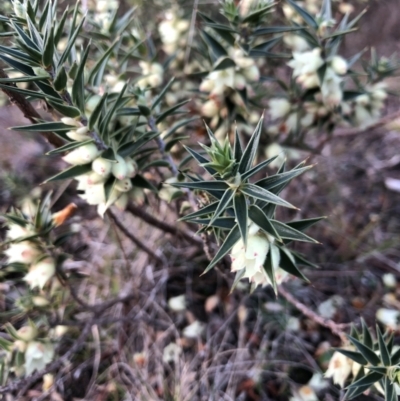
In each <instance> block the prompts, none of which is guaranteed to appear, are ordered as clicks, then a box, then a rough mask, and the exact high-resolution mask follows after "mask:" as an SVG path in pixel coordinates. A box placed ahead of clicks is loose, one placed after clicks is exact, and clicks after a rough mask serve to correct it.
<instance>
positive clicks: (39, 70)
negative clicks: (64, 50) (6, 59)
mask: <svg viewBox="0 0 400 401" xmlns="http://www.w3.org/2000/svg"><path fill="white" fill-rule="evenodd" d="M32 70H33V72H34V73H35V75H37V76H38V77H50V75H49V73H48V72H47V71H46V70H45V69H44V68H42V67H32Z"/></svg>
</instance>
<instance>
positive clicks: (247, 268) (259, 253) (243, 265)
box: [231, 223, 288, 287]
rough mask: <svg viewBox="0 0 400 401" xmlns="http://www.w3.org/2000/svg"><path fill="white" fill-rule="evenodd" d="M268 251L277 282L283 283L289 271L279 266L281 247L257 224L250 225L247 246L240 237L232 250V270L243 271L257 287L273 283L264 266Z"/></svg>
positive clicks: (244, 276) (243, 276)
mask: <svg viewBox="0 0 400 401" xmlns="http://www.w3.org/2000/svg"><path fill="white" fill-rule="evenodd" d="M268 252H270V253H271V255H272V259H273V260H274V261H275V263H274V274H275V280H276V283H277V284H281V283H282V282H283V281H284V280H285V279H286V278H287V275H288V273H287V272H285V271H284V270H282V269H281V268H279V259H280V254H279V249H278V248H277V247H276V246H275V245H274V238H272V237H270V236H268V235H266V234H261V232H260V230H259V227H258V226H257V225H256V224H254V223H253V224H251V225H250V227H249V238H248V239H247V246H245V245H244V243H243V240H242V239H240V240H239V241H238V242H236V244H235V245H234V246H233V248H232V251H231V259H232V265H231V271H232V272H241V271H243V272H244V273H243V275H242V278H248V279H249V281H250V282H251V283H253V284H254V285H255V286H256V287H257V286H259V285H262V286H265V285H272V282H271V280H270V278H269V277H268V274H267V272H266V271H265V268H264V262H265V259H266V257H267V254H268Z"/></svg>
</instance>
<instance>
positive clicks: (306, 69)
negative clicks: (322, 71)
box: [287, 47, 324, 77]
mask: <svg viewBox="0 0 400 401" xmlns="http://www.w3.org/2000/svg"><path fill="white" fill-rule="evenodd" d="M287 64H288V66H289V67H292V68H293V76H294V77H301V76H304V75H309V74H314V73H316V72H317V70H318V69H319V68H320V67H321V66H322V65H323V64H324V60H323V59H322V57H321V49H320V48H319V47H316V48H315V49H313V50H310V51H307V52H303V53H299V52H293V60H291V61H289V62H288V63H287Z"/></svg>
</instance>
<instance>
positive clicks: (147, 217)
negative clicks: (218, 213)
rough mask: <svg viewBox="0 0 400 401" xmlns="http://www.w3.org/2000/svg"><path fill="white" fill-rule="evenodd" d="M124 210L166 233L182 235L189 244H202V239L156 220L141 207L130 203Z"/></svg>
mask: <svg viewBox="0 0 400 401" xmlns="http://www.w3.org/2000/svg"><path fill="white" fill-rule="evenodd" d="M126 210H127V211H128V212H130V213H132V214H133V215H134V216H137V217H139V218H140V219H142V220H143V221H145V222H146V223H147V224H150V225H151V226H153V227H157V228H159V229H160V230H162V231H165V232H166V233H169V234H172V235H174V236H176V237H182V238H184V239H185V240H186V241H188V242H190V243H191V244H194V245H198V246H203V241H202V240H201V239H199V238H196V237H195V236H194V235H193V234H192V233H190V232H187V231H183V230H180V229H179V228H177V227H175V226H172V225H170V224H168V223H165V222H164V221H160V220H157V219H156V218H155V217H153V216H152V215H150V214H148V213H147V212H145V211H144V210H143V209H141V208H139V207H137V206H135V205H134V204H132V203H130V204H128V206H127V208H126Z"/></svg>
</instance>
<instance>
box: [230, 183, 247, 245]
mask: <svg viewBox="0 0 400 401" xmlns="http://www.w3.org/2000/svg"><path fill="white" fill-rule="evenodd" d="M232 192H233V191H232ZM233 207H234V210H235V216H236V221H237V224H238V226H239V230H240V235H241V237H242V241H243V243H244V246H245V247H246V246H247V227H248V206H247V202H246V197H245V196H244V195H243V194H236V195H235V196H234V198H233Z"/></svg>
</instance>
